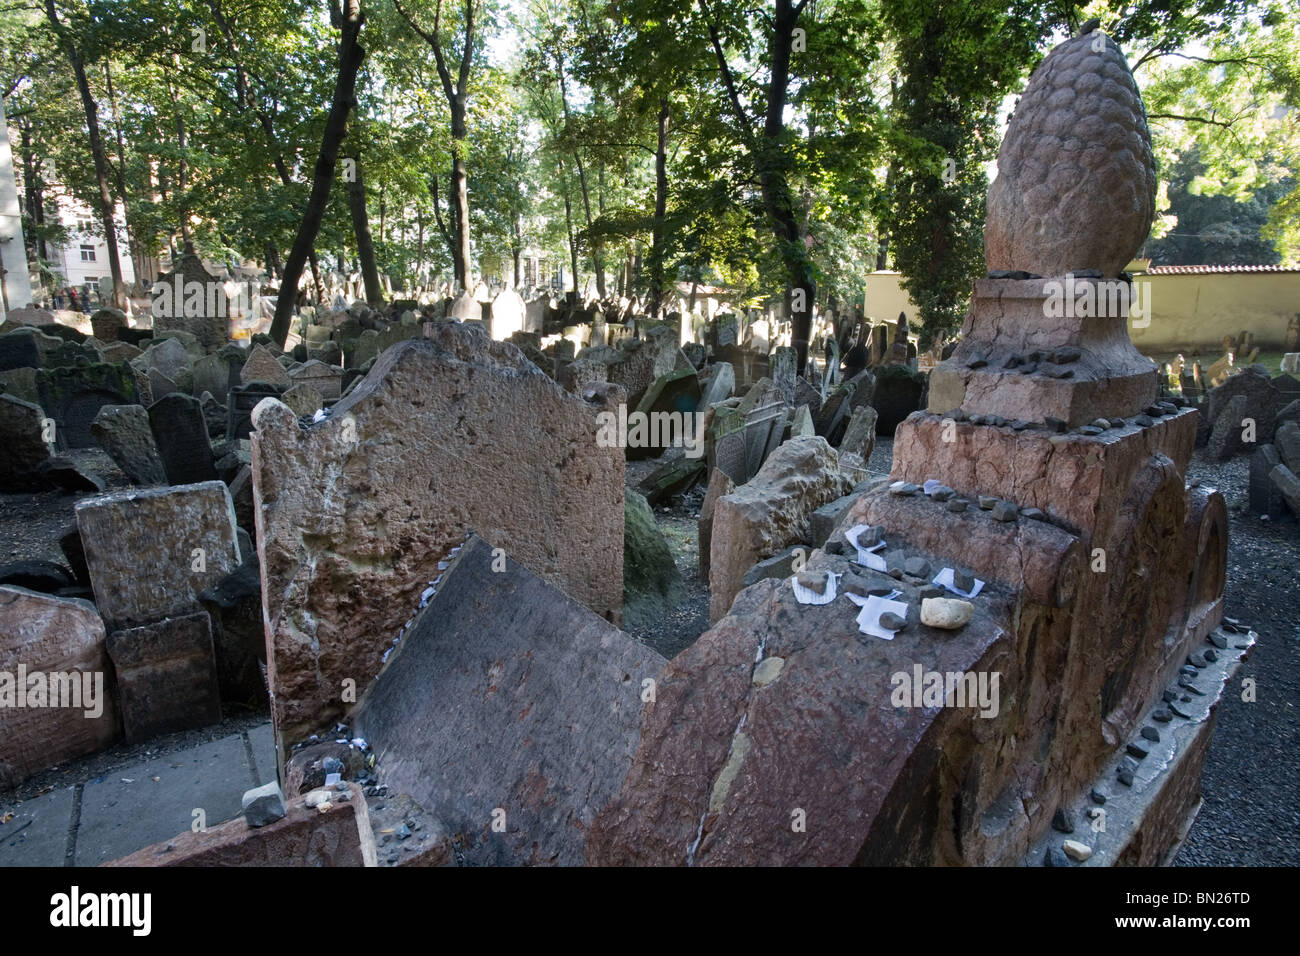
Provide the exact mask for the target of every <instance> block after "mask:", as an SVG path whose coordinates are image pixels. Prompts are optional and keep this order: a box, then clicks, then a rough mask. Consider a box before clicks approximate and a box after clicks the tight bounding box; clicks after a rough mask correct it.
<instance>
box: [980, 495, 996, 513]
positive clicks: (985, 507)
mask: <svg viewBox="0 0 1300 956" xmlns="http://www.w3.org/2000/svg"><path fill="white" fill-rule="evenodd" d="M997 503H998V499H996V498H994V497H993V496H992V495H980V496H979V505H980V510H981V511H992V510H993V506H994V505H996V504H997Z"/></svg>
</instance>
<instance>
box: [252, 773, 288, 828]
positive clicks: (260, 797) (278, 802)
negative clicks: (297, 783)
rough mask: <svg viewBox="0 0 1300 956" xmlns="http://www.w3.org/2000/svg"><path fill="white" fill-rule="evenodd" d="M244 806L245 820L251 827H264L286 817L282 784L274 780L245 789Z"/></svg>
mask: <svg viewBox="0 0 1300 956" xmlns="http://www.w3.org/2000/svg"><path fill="white" fill-rule="evenodd" d="M243 807H244V820H245V821H246V822H247V823H248V825H249V826H250V827H264V826H266V825H267V824H270V823H274V822H275V821H276V820H282V819H284V815H285V809H284V794H282V793H281V792H280V784H278V783H277V782H276V781H274V780H272V781H271V782H270V783H268V784H264V785H263V786H260V787H254V788H253V789H252V790H246V791H244V799H243Z"/></svg>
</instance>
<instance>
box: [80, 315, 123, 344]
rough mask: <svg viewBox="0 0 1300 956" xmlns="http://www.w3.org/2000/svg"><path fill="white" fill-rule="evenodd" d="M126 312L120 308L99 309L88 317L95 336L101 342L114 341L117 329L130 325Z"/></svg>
mask: <svg viewBox="0 0 1300 956" xmlns="http://www.w3.org/2000/svg"><path fill="white" fill-rule="evenodd" d="M130 324H131V323H130V321H129V320H128V319H127V317H126V313H125V312H123V311H122V310H121V309H99V310H98V311H96V312H95V313H94V314H93V315H91V317H90V327H91V328H92V329H93V330H94V335H95V338H97V339H99V341H101V342H116V341H117V332H118V330H119V329H125V328H127V327H128V326H129V325H130Z"/></svg>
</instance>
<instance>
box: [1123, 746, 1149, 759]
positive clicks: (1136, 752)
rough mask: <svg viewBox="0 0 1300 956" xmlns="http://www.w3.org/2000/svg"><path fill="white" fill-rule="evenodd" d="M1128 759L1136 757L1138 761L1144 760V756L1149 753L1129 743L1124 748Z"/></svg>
mask: <svg viewBox="0 0 1300 956" xmlns="http://www.w3.org/2000/svg"><path fill="white" fill-rule="evenodd" d="M1124 749H1125V750H1126V751H1127V752H1128V755H1129V756H1130V757H1136V758H1137V759H1138V760H1145V759H1146V755H1147V754H1148V753H1150V751H1148V750H1147V748H1146V747H1143V746H1142V745H1141V744H1135V743H1130V744H1129V745H1128V746H1126V747H1125V748H1124Z"/></svg>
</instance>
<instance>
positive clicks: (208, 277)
mask: <svg viewBox="0 0 1300 956" xmlns="http://www.w3.org/2000/svg"><path fill="white" fill-rule="evenodd" d="M151 295H152V306H151V312H152V314H153V327H154V329H155V331H165V330H169V329H178V330H180V331H184V332H189V333H190V334H192V335H193V336H194V337H195V338H196V339H197V340H198V342H199V344H200V345H201V346H202V347H203V349H204V350H205V351H209V352H213V351H216V350H217V349H219V348H221V346H223V345H225V344H226V343H227V342H228V341H230V318H231V308H230V303H229V302H228V301H227V298H226V291H225V286H224V284H223V283H222V282H221V281H220V280H219V279H218V278H217V277H216V276H214V275H212V274H211V273H210V272H208V271H207V269H205V268H203V263H202V262H201V261H200V260H199V258H198V256H195V255H191V254H188V253H187V254H183V255H182V256H181V257H180V261H179V262H178V264H177V267H176V269H175V270H173V271H172V272H165V273H163V274H161V275H159V276H158V281H157V282H155V283H154V286H153V289H152V291H151Z"/></svg>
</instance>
